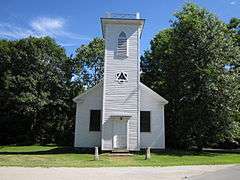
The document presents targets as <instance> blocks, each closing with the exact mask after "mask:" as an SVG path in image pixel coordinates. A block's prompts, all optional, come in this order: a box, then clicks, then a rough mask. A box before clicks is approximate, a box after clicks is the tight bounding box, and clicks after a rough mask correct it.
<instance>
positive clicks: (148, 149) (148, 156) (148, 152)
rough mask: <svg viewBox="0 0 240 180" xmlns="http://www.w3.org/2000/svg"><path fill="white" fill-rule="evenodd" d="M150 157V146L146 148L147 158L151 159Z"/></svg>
mask: <svg viewBox="0 0 240 180" xmlns="http://www.w3.org/2000/svg"><path fill="white" fill-rule="evenodd" d="M150 158H151V148H150V147H148V148H146V154H145V160H147V159H150Z"/></svg>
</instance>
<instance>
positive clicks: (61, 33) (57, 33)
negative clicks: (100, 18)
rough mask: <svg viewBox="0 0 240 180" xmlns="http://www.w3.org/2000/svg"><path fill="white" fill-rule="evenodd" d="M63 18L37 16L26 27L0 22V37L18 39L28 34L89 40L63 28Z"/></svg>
mask: <svg viewBox="0 0 240 180" xmlns="http://www.w3.org/2000/svg"><path fill="white" fill-rule="evenodd" d="M65 22H66V21H65V20H64V19H63V18H48V17H38V18H36V19H34V20H32V21H31V22H30V23H29V26H28V27H23V26H17V25H14V24H10V23H1V22H0V37H3V38H10V39H20V38H25V37H28V36H35V37H43V36H50V37H53V38H65V39H72V40H89V39H90V38H89V37H86V36H82V35H79V34H76V33H72V32H70V31H68V30H66V29H65Z"/></svg>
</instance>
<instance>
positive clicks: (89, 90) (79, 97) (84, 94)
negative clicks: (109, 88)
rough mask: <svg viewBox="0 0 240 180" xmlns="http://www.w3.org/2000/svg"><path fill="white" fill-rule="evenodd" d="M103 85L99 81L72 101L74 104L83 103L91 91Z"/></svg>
mask: <svg viewBox="0 0 240 180" xmlns="http://www.w3.org/2000/svg"><path fill="white" fill-rule="evenodd" d="M102 85H103V81H102V80H100V82H99V83H98V84H96V85H95V86H93V87H92V88H90V89H88V90H87V91H85V92H84V93H82V94H79V95H78V96H76V97H75V98H73V101H74V102H75V103H76V102H79V101H84V99H85V97H86V96H87V95H88V94H89V93H90V92H92V91H93V90H95V89H97V88H100V87H102Z"/></svg>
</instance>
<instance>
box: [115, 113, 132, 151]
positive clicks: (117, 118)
mask: <svg viewBox="0 0 240 180" xmlns="http://www.w3.org/2000/svg"><path fill="white" fill-rule="evenodd" d="M116 121H122V122H123V123H125V125H126V145H127V147H126V150H128V149H129V138H128V118H124V117H112V149H113V150H114V149H115V150H116V149H118V148H114V135H115V134H114V123H115V122H116ZM123 150H125V149H123Z"/></svg>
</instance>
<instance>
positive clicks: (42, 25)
mask: <svg viewBox="0 0 240 180" xmlns="http://www.w3.org/2000/svg"><path fill="white" fill-rule="evenodd" d="M31 26H32V28H33V29H35V30H36V31H40V32H48V31H54V30H59V29H62V28H63V26H64V20H63V19H60V18H47V17H42V18H37V19H36V20H34V21H32V22H31Z"/></svg>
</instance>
